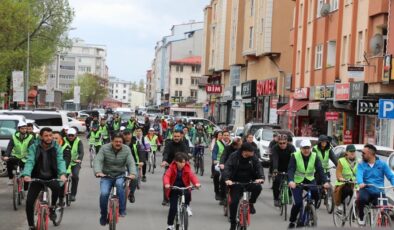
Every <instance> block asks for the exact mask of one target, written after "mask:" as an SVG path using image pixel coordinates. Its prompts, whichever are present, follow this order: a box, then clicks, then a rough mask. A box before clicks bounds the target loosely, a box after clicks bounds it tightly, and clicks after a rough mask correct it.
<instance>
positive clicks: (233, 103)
mask: <svg viewBox="0 0 394 230" xmlns="http://www.w3.org/2000/svg"><path fill="white" fill-rule="evenodd" d="M231 107H233V108H240V107H241V101H232V102H231Z"/></svg>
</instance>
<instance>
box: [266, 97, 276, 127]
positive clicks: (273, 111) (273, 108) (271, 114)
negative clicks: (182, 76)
mask: <svg viewBox="0 0 394 230" xmlns="http://www.w3.org/2000/svg"><path fill="white" fill-rule="evenodd" d="M277 109H278V98H271V100H270V112H269V122H268V123H270V124H276V123H278V114H277V111H278V110H277Z"/></svg>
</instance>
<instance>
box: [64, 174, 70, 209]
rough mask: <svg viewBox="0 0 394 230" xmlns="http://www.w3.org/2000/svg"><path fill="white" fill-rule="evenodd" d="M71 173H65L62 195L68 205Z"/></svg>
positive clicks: (68, 205)
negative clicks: (65, 179)
mask: <svg viewBox="0 0 394 230" xmlns="http://www.w3.org/2000/svg"><path fill="white" fill-rule="evenodd" d="M71 178H72V175H71V173H70V174H68V175H67V181H66V182H65V183H64V197H65V198H66V205H67V207H70V205H71V187H72V180H71Z"/></svg>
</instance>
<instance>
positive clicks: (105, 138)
mask: <svg viewBox="0 0 394 230" xmlns="http://www.w3.org/2000/svg"><path fill="white" fill-rule="evenodd" d="M98 131H99V132H100V133H101V136H102V137H103V144H108V143H109V142H110V141H111V140H110V139H109V127H108V125H107V121H106V120H105V119H102V120H101V121H100V126H99V129H98Z"/></svg>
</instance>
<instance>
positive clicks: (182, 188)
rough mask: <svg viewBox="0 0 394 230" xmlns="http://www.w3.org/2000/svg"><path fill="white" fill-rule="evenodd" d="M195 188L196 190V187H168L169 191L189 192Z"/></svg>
mask: <svg viewBox="0 0 394 230" xmlns="http://www.w3.org/2000/svg"><path fill="white" fill-rule="evenodd" d="M196 188H197V187H195V186H192V185H190V186H187V187H178V186H170V189H171V190H189V189H191V190H195V189H196Z"/></svg>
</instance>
